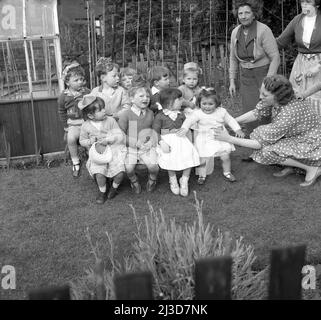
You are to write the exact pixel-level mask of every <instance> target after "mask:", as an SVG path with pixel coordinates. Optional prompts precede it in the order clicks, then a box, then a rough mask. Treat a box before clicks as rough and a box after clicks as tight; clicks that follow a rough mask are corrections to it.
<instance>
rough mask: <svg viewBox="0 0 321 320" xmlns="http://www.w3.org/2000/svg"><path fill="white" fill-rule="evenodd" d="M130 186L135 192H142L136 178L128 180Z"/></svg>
mask: <svg viewBox="0 0 321 320" xmlns="http://www.w3.org/2000/svg"><path fill="white" fill-rule="evenodd" d="M130 186H131V187H132V189H133V190H134V192H135V193H136V194H140V193H141V192H142V187H141V185H140V183H139V181H138V179H137V178H136V179H135V181H130Z"/></svg>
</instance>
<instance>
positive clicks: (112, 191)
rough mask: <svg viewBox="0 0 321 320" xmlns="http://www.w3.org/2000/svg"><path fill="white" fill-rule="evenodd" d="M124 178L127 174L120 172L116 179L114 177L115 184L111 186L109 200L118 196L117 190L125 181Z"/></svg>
mask: <svg viewBox="0 0 321 320" xmlns="http://www.w3.org/2000/svg"><path fill="white" fill-rule="evenodd" d="M124 176H125V172H119V173H118V174H116V175H115V176H114V177H113V183H112V185H111V188H110V190H109V192H108V196H107V197H108V199H113V198H114V197H115V196H116V194H117V189H118V187H119V185H120V184H121V182H122V181H123V179H124Z"/></svg>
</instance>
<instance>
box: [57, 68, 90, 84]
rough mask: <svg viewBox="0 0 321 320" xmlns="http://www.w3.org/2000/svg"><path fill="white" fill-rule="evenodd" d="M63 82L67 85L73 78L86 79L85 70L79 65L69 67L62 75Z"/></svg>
mask: <svg viewBox="0 0 321 320" xmlns="http://www.w3.org/2000/svg"><path fill="white" fill-rule="evenodd" d="M62 75H63V80H64V82H65V84H66V85H67V82H68V81H69V80H70V78H71V77H72V76H81V77H84V78H85V70H84V69H83V68H82V67H81V66H80V65H79V64H78V63H77V64H70V65H69V66H68V65H67V66H66V67H65V69H64V71H63V73H62Z"/></svg>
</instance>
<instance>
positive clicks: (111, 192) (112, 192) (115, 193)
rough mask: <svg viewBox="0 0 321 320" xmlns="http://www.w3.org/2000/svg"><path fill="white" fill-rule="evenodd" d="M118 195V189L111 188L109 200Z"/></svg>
mask: <svg viewBox="0 0 321 320" xmlns="http://www.w3.org/2000/svg"><path fill="white" fill-rule="evenodd" d="M117 193H118V192H117V188H114V187H113V186H111V187H110V189H109V192H108V195H107V198H108V199H113V198H115V197H116V195H117Z"/></svg>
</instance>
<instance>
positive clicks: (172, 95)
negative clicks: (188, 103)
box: [159, 88, 182, 109]
mask: <svg viewBox="0 0 321 320" xmlns="http://www.w3.org/2000/svg"><path fill="white" fill-rule="evenodd" d="M181 97H182V92H181V91H180V90H178V89H176V88H167V89H163V90H161V91H160V92H159V103H160V104H161V106H162V107H163V109H168V108H169V107H171V106H172V104H173V102H174V101H175V100H176V99H179V98H181Z"/></svg>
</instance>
